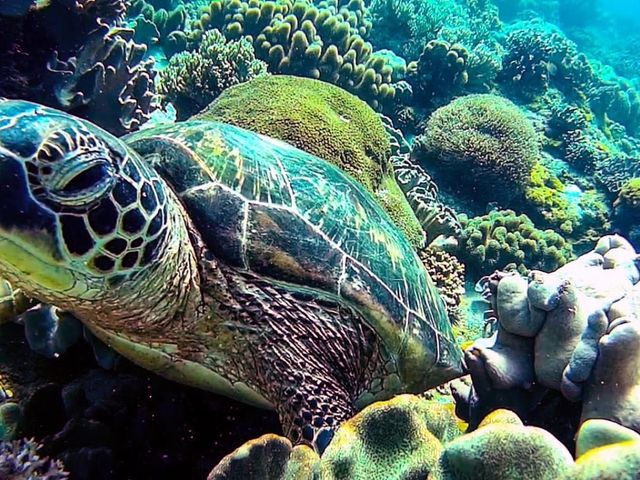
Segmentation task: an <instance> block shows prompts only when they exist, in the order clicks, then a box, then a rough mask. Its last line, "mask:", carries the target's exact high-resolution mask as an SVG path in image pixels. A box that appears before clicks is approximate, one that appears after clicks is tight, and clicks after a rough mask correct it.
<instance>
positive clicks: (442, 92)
mask: <svg viewBox="0 0 640 480" xmlns="http://www.w3.org/2000/svg"><path fill="white" fill-rule="evenodd" d="M468 62H469V53H468V52H467V50H466V49H465V48H464V47H463V46H462V45H459V44H453V45H451V44H449V43H448V42H445V41H443V40H431V41H430V42H429V43H427V44H426V45H425V47H424V49H423V50H422V53H421V54H420V58H418V61H417V62H416V63H415V64H413V65H412V70H413V71H412V75H411V77H412V79H413V83H414V84H415V85H416V91H415V93H416V99H417V100H418V101H419V102H420V103H424V104H427V105H436V106H437V105H442V104H444V103H447V102H448V101H449V100H450V99H451V98H452V97H453V96H455V95H457V94H459V93H461V92H462V89H463V88H464V87H465V85H466V84H467V83H468V82H469V72H468V71H467V64H468Z"/></svg>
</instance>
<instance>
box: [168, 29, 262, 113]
mask: <svg viewBox="0 0 640 480" xmlns="http://www.w3.org/2000/svg"><path fill="white" fill-rule="evenodd" d="M266 72H267V66H266V64H265V63H264V62H262V61H260V60H256V58H255V54H254V51H253V45H252V44H251V42H249V41H248V40H247V39H244V38H242V39H240V40H237V41H227V40H226V39H225V37H224V35H222V34H221V33H220V32H219V31H218V30H209V31H207V32H205V33H204V35H203V37H202V41H201V43H200V45H199V46H198V49H197V50H196V51H193V52H182V53H178V54H176V55H174V56H173V57H172V58H171V60H170V61H169V65H168V66H167V67H166V68H165V69H164V70H162V72H161V74H160V79H159V82H158V91H159V93H161V94H163V95H164V97H165V101H168V102H172V103H173V105H174V107H175V108H176V111H177V114H178V119H179V120H184V119H186V118H189V117H190V116H192V115H194V114H196V113H198V112H199V111H201V110H202V109H204V108H205V107H206V106H207V105H209V104H210V103H211V102H212V101H213V100H214V99H215V98H216V97H218V95H220V94H221V93H222V92H223V91H224V90H225V89H227V88H229V87H232V86H233V85H238V84H240V83H243V82H247V81H249V80H251V79H253V78H255V77H258V76H260V75H264V74H266Z"/></svg>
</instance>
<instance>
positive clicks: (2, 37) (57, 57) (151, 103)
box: [0, 0, 155, 134]
mask: <svg viewBox="0 0 640 480" xmlns="http://www.w3.org/2000/svg"><path fill="white" fill-rule="evenodd" d="M124 12H125V2H124V1H123V0H81V1H77V2H71V3H70V2H67V1H65V0H51V2H49V3H48V4H47V5H45V6H43V7H42V8H39V9H34V10H30V11H29V12H28V13H27V14H26V15H24V16H22V17H20V18H18V19H6V18H0V45H1V47H0V96H6V97H9V98H21V99H27V100H31V101H34V102H38V103H42V104H45V105H48V106H51V107H55V108H58V109H61V110H64V111H66V112H69V113H71V114H73V115H77V116H80V117H83V118H86V119H88V120H90V121H92V122H94V123H96V124H97V125H99V126H101V127H103V128H105V129H107V130H109V131H110V132H111V133H115V134H122V133H126V132H128V131H132V130H135V129H137V128H138V127H139V126H140V125H141V124H142V123H144V122H145V121H146V120H147V119H148V118H149V114H150V113H151V111H152V110H153V109H154V108H155V88H154V76H155V72H154V71H153V69H152V67H153V61H152V60H144V57H145V53H146V46H144V45H140V44H136V43H135V42H133V41H132V33H133V32H132V31H130V30H127V29H124V28H120V27H122V25H123V23H122V21H123V17H124ZM34 31H37V32H38V36H37V37H35V36H33V35H32V34H31V32H34Z"/></svg>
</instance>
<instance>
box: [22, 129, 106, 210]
mask: <svg viewBox="0 0 640 480" xmlns="http://www.w3.org/2000/svg"><path fill="white" fill-rule="evenodd" d="M116 155H117V154H116V152H113V151H112V150H111V149H110V148H109V146H108V145H106V144H104V143H103V142H102V141H101V140H100V139H98V138H96V137H95V136H94V135H92V134H91V132H88V131H85V130H83V129H81V128H73V129H66V130H61V131H56V132H54V133H52V134H51V135H49V136H48V137H47V138H46V140H45V141H44V142H43V143H42V145H40V148H39V149H38V151H37V152H36V154H35V156H34V158H33V161H32V162H30V164H28V165H27V170H28V174H29V180H30V183H31V185H32V190H33V193H34V195H35V196H36V197H37V198H39V199H40V200H42V201H44V203H46V204H47V205H49V206H50V207H52V208H54V209H56V210H66V209H71V210H85V211H86V210H88V209H89V208H91V207H92V206H93V205H95V204H96V203H97V202H98V201H99V200H101V199H102V198H104V197H105V196H106V195H107V194H108V193H109V192H110V191H111V189H112V187H113V184H114V174H115V168H114V165H116V164H117V163H116V161H115V158H114V157H115V156H116Z"/></svg>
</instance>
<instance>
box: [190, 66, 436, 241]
mask: <svg viewBox="0 0 640 480" xmlns="http://www.w3.org/2000/svg"><path fill="white" fill-rule="evenodd" d="M194 118H195V119H204V120H218V121H221V122H226V123H231V124H233V125H236V126H238V127H242V128H246V129H248V130H252V131H254V132H258V133H261V134H263V135H268V136H270V137H273V138H277V139H280V140H283V141H285V142H287V143H290V144H291V145H294V146H295V147H298V148H299V149H301V150H304V151H306V152H309V153H311V154H313V155H316V156H318V157H320V158H322V159H324V160H327V161H329V162H331V163H333V164H334V165H336V166H338V167H340V168H341V169H342V170H344V171H345V172H347V173H348V174H350V175H351V176H352V177H354V178H355V179H356V180H358V181H359V182H360V183H361V184H362V185H363V186H364V187H365V188H366V189H367V190H368V191H369V192H371V193H373V194H374V196H375V197H376V199H377V200H378V202H379V203H380V204H381V205H382V207H383V208H384V209H385V210H386V211H387V213H388V214H389V216H390V217H391V219H392V220H393V221H394V222H395V223H396V225H398V226H399V227H400V229H401V230H402V231H403V232H404V233H405V235H407V237H408V239H409V240H410V241H411V243H412V244H413V245H414V246H420V245H421V244H422V243H423V242H424V232H423V230H422V227H421V225H420V223H419V222H418V219H417V218H416V216H415V214H414V213H413V211H412V209H411V206H410V205H409V203H408V202H407V199H406V198H405V197H404V194H403V193H402V190H401V189H400V187H399V185H398V183H397V182H396V179H395V177H394V173H393V168H392V166H391V164H390V161H389V155H390V151H391V147H390V143H389V137H388V135H387V132H386V130H385V128H384V125H383V123H382V121H381V120H380V117H378V115H377V114H376V113H375V112H374V111H373V110H372V108H371V107H369V106H368V105H367V104H366V103H365V102H363V101H362V100H360V99H358V98H357V97H355V96H354V95H352V94H350V93H349V92H347V91H345V90H343V89H341V88H339V87H336V86H335V85H331V84H329V83H326V82H321V81H319V80H312V79H308V78H303V77H294V76H288V75H271V76H265V77H258V78H255V79H253V80H251V81H249V82H247V83H244V84H241V85H236V86H234V87H232V88H229V89H228V90H225V91H224V92H223V93H222V95H220V96H219V97H218V98H217V99H216V100H215V101H214V102H213V103H212V104H211V105H210V106H209V108H207V109H206V110H205V111H204V112H202V113H201V114H200V115H197V116H196V117H194Z"/></svg>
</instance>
